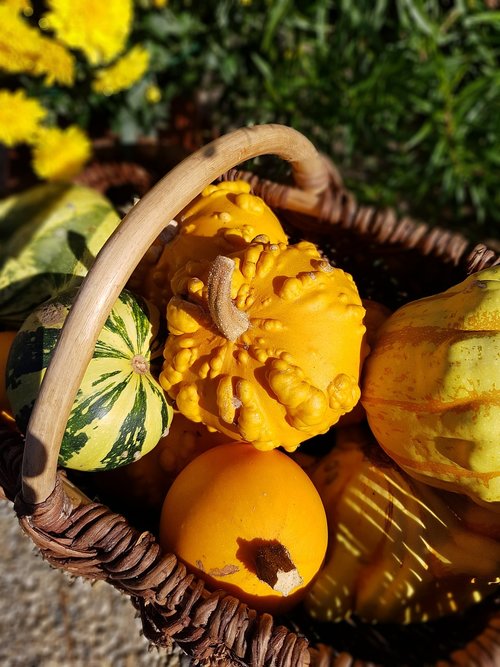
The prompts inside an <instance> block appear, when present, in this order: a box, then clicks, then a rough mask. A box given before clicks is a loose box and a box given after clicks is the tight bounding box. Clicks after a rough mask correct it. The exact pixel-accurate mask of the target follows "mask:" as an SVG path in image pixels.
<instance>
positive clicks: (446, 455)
mask: <svg viewBox="0 0 500 667" xmlns="http://www.w3.org/2000/svg"><path fill="white" fill-rule="evenodd" d="M362 404H363V406H364V408H365V410H366V413H367V416H368V422H369V424H370V427H371V429H372V431H373V433H374V434H375V436H376V438H377V440H378V442H379V443H380V444H381V445H382V447H383V448H384V449H385V451H386V452H387V453H388V454H389V456H391V458H393V459H394V460H395V461H396V462H397V463H398V465H400V466H401V467H402V468H404V469H405V470H406V471H407V472H408V473H409V474H411V475H412V476H413V477H415V478H417V479H420V480H422V481H425V482H427V483H428V484H432V485H434V486H438V487H442V488H444V489H448V490H451V491H457V492H461V493H465V494H467V495H468V496H470V497H471V498H472V499H473V500H475V501H476V502H478V503H490V504H498V502H499V501H500V446H499V443H500V266H496V267H492V268H489V269H485V270H483V271H481V272H479V273H476V274H474V275H471V276H469V277H468V278H467V279H466V280H464V281H463V282H461V283H460V284H459V285H456V286H455V287H452V288H450V289H448V290H446V291H445V292H442V293H441V294H437V295H435V296H430V297H427V298H424V299H420V300H418V301H413V302H412V303H408V304H407V305H405V306H403V307H402V308H400V309H399V310H398V311H396V312H395V313H393V314H392V315H391V316H390V317H389V319H388V320H387V321H386V323H385V324H384V325H383V327H382V329H381V331H380V332H379V335H378V337H377V340H376V343H375V345H374V347H373V350H372V351H371V354H370V356H369V358H368V359H367V361H366V364H365V368H364V381H363V390H362Z"/></svg>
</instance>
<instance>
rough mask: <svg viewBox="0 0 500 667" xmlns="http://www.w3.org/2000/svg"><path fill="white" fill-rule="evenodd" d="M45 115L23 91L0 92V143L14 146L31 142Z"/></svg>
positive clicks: (36, 101)
mask: <svg viewBox="0 0 500 667" xmlns="http://www.w3.org/2000/svg"><path fill="white" fill-rule="evenodd" d="M46 113H47V112H46V110H45V109H44V108H43V107H42V105H41V104H40V102H39V101H38V100H34V99H31V98H29V97H28V96H27V95H26V93H25V92H24V90H16V91H14V92H10V91H9V90H0V143H3V144H5V145H6V146H14V145H15V144H20V143H25V142H27V143H29V142H31V141H32V140H33V139H34V137H35V134H36V132H37V130H38V129H39V126H40V122H41V121H42V120H43V119H44V117H45V115H46Z"/></svg>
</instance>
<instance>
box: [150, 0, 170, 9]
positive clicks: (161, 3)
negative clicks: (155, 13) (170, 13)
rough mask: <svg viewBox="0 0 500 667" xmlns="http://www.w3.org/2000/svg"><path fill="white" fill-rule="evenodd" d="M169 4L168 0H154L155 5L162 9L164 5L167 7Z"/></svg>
mask: <svg viewBox="0 0 500 667" xmlns="http://www.w3.org/2000/svg"><path fill="white" fill-rule="evenodd" d="M167 4H168V0H153V7H156V9H162V8H163V7H166V6H167Z"/></svg>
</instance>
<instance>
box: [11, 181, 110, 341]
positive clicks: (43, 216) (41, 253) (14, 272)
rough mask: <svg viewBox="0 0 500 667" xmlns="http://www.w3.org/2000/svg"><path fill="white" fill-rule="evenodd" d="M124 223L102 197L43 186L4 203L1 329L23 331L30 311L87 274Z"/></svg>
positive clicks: (74, 188) (72, 187)
mask: <svg viewBox="0 0 500 667" xmlns="http://www.w3.org/2000/svg"><path fill="white" fill-rule="evenodd" d="M119 222H120V218H119V216H118V214H117V213H116V211H115V210H114V209H113V207H112V205H111V203H110V202H109V201H108V200H107V199H106V197H104V196H103V195H101V194H99V193H98V192H96V191H94V190H91V189H90V188H86V187H83V186H77V185H70V184H43V185H39V186H36V187H34V188H30V189H29V190H25V191H24V192H22V193H20V194H16V195H12V196H10V197H7V198H6V199H3V200H1V201H0V326H2V325H3V327H4V328H10V329H18V328H19V327H20V326H21V324H22V322H23V321H24V319H25V318H26V317H27V316H28V315H29V314H30V313H31V311H32V310H33V309H34V308H35V307H36V306H38V305H40V304H41V303H43V302H44V301H46V300H47V299H49V298H52V297H54V296H56V295H57V294H58V293H59V292H60V291H63V290H64V289H66V288H68V287H70V286H72V285H74V284H76V282H77V281H78V280H81V276H85V275H86V273H87V272H88V270H89V268H90V266H91V264H92V262H93V259H94V257H95V255H96V254H97V253H98V252H99V250H100V249H101V247H102V246H103V245H104V242H105V241H106V240H107V239H108V237H109V236H110V235H111V233H112V232H113V231H114V230H115V228H116V227H117V226H118V223H119Z"/></svg>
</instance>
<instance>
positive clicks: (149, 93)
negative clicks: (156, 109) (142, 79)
mask: <svg viewBox="0 0 500 667" xmlns="http://www.w3.org/2000/svg"><path fill="white" fill-rule="evenodd" d="M144 97H145V98H146V101H147V102H148V103H149V104H158V102H159V101H160V100H161V90H160V89H159V88H158V86H154V85H151V86H148V87H147V88H146V92H145V93H144Z"/></svg>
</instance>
